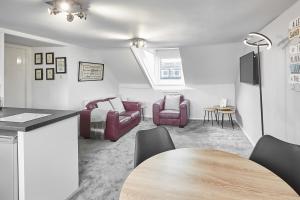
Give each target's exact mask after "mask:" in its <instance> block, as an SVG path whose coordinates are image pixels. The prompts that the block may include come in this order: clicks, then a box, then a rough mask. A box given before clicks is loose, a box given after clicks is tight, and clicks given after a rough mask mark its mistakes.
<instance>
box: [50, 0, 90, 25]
mask: <svg viewBox="0 0 300 200" xmlns="http://www.w3.org/2000/svg"><path fill="white" fill-rule="evenodd" d="M46 3H47V4H48V5H50V6H51V7H49V8H48V13H49V14H50V15H57V14H60V13H64V14H66V16H67V21H68V22H72V21H73V20H74V16H77V17H78V18H79V19H85V20H86V18H87V9H84V8H83V7H82V4H81V3H80V2H79V1H77V0H51V1H48V2H46Z"/></svg>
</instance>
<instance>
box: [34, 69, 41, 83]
mask: <svg viewBox="0 0 300 200" xmlns="http://www.w3.org/2000/svg"><path fill="white" fill-rule="evenodd" d="M34 74H35V76H34V77H35V80H37V81H39V80H43V69H42V68H39V69H35V73H34Z"/></svg>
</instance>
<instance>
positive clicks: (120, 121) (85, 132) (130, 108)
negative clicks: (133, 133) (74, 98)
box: [80, 98, 141, 141]
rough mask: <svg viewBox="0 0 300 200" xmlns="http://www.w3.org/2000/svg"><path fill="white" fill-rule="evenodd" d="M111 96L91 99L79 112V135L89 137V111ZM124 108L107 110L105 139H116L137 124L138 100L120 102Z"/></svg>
mask: <svg viewBox="0 0 300 200" xmlns="http://www.w3.org/2000/svg"><path fill="white" fill-rule="evenodd" d="M109 99H112V98H107V99H101V100H95V101H91V102H90V103H88V104H87V105H86V109H85V110H82V111H81V112H80V135H81V136H82V137H84V138H90V130H91V112H92V110H93V109H94V108H97V103H98V102H102V101H108V100H109ZM122 103H123V105H124V108H125V110H126V111H125V112H124V113H119V112H116V111H109V112H108V113H107V117H106V127H105V131H104V136H105V139H108V140H111V141H117V140H118V139H119V138H120V137H121V136H122V135H124V134H125V133H127V132H128V131H130V130H131V129H132V128H134V127H135V126H137V125H138V124H139V123H140V121H141V112H140V111H141V104H140V103H138V102H129V101H123V102H122Z"/></svg>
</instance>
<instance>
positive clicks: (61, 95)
mask: <svg viewBox="0 0 300 200" xmlns="http://www.w3.org/2000/svg"><path fill="white" fill-rule="evenodd" d="M46 52H54V56H55V57H67V73H66V74H56V75H55V80H45V76H44V80H42V81H35V80H34V69H35V68H38V67H42V68H44V75H45V68H46V67H51V68H55V65H45V64H44V65H41V66H38V65H35V66H34V67H33V68H34V69H32V73H33V78H32V93H33V95H32V106H33V107H34V108H51V109H81V108H82V103H83V101H85V100H92V99H98V98H103V97H107V96H115V95H116V94H117V91H118V82H117V80H116V79H115V78H114V76H113V74H112V72H111V70H110V69H109V68H108V67H107V66H106V65H104V80H103V81H91V82H78V65H79V61H86V62H95V63H103V60H102V57H101V54H99V53H98V52H97V51H95V50H91V49H86V48H80V47H38V48H33V54H34V53H44V56H45V53H46ZM44 63H45V60H44ZM104 64H105V63H104Z"/></svg>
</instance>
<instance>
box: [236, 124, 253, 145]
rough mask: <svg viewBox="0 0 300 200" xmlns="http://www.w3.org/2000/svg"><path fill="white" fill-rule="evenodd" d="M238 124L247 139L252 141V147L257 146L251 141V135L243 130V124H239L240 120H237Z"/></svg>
mask: <svg viewBox="0 0 300 200" xmlns="http://www.w3.org/2000/svg"><path fill="white" fill-rule="evenodd" d="M235 121H236V123H237V124H238V125H239V127H240V128H241V129H242V131H243V132H244V134H245V135H246V137H247V138H248V140H249V141H250V143H251V144H252V146H253V147H254V146H255V142H253V140H252V139H251V137H250V136H249V134H248V133H247V131H246V130H245V129H244V128H243V126H242V125H241V123H239V121H238V120H235Z"/></svg>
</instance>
